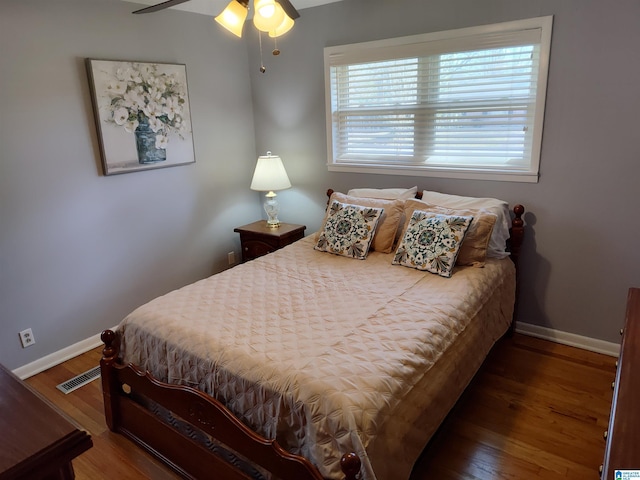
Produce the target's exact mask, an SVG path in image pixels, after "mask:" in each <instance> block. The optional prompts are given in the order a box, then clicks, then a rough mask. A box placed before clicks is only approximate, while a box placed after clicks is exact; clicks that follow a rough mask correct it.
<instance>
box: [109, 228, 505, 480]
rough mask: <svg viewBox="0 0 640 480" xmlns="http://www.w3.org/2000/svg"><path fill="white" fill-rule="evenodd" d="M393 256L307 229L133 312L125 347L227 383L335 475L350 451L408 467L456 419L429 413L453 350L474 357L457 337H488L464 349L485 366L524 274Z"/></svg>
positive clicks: (227, 396) (197, 377)
mask: <svg viewBox="0 0 640 480" xmlns="http://www.w3.org/2000/svg"><path fill="white" fill-rule="evenodd" d="M391 258H392V254H380V253H376V252H371V253H370V254H369V256H368V258H367V259H366V260H364V261H361V260H354V259H350V258H345V257H339V256H335V255H332V254H328V253H323V252H318V251H315V250H313V239H312V237H307V238H305V239H303V240H300V241H299V242H296V243H294V244H293V245H290V246H288V247H286V248H284V249H282V250H279V251H277V252H275V253H273V254H270V255H267V256H265V257H261V258H259V259H257V260H254V261H252V262H249V263H246V264H243V265H239V266H237V267H235V268H233V269H231V270H227V271H225V272H223V273H220V274H218V275H214V276H212V277H210V278H207V279H204V280H201V281H199V282H196V283H194V284H192V285H188V286H186V287H184V288H182V289H179V290H176V291H174V292H171V293H169V294H167V295H164V296H162V297H159V298H157V299H155V300H153V301H151V302H149V303H147V304H146V305H143V306H142V307H140V308H138V309H137V310H135V311H134V312H132V313H131V314H130V315H129V316H128V317H127V318H126V319H125V320H123V322H122V323H121V325H120V327H119V328H120V329H121V331H122V334H123V336H122V338H123V342H122V356H123V360H124V361H126V362H133V363H134V364H137V365H139V366H140V367H142V368H145V369H147V370H149V371H150V372H151V373H152V374H153V375H154V376H156V377H157V378H159V379H161V380H164V381H168V382H171V383H177V384H183V385H191V386H193V387H196V388H199V389H200V390H203V391H205V392H207V393H209V394H212V395H214V396H215V397H217V398H219V399H220V400H222V401H223V403H225V404H226V405H227V406H228V407H229V408H230V409H231V410H232V411H233V412H234V413H235V414H236V415H237V416H238V417H239V418H240V419H241V420H242V421H243V422H245V423H246V424H248V425H249V426H250V427H251V428H253V429H254V430H256V431H258V432H260V433H261V434H263V435H265V436H266V437H268V438H272V437H273V436H277V438H278V440H279V441H280V443H281V444H282V445H283V446H284V447H285V448H288V449H289V450H291V451H293V452H295V453H300V454H302V455H304V456H305V457H307V458H309V459H310V460H311V461H312V462H313V463H314V464H315V465H317V466H318V467H319V469H320V471H321V473H322V474H323V475H324V476H325V477H326V478H340V468H339V459H340V456H341V455H342V453H345V452H348V451H355V452H356V453H358V454H359V455H360V457H361V459H362V460H363V469H362V475H363V479H364V480H374V479H378V480H383V479H391V478H393V479H394V480H395V479H402V478H408V476H409V473H410V471H411V467H412V465H413V463H414V462H415V460H416V458H417V456H418V455H419V453H420V451H421V450H422V448H423V447H424V445H425V444H426V442H427V441H428V439H429V438H430V436H431V435H432V434H433V431H434V429H435V427H437V425H438V423H439V422H440V421H441V420H442V418H440V417H442V416H443V414H442V413H434V420H433V421H432V422H430V420H429V419H428V417H429V413H428V412H429V411H430V408H431V407H430V405H431V404H432V402H435V401H438V402H441V401H443V400H441V397H442V396H443V395H444V392H443V390H445V391H446V390H447V387H446V385H447V384H446V382H444V383H443V382H442V381H440V382H439V383H438V382H437V381H436V380H435V379H436V378H437V377H438V374H439V372H438V369H439V368H440V363H441V362H442V363H445V360H446V363H448V366H447V367H446V368H449V370H450V371H451V372H454V371H456V370H457V369H459V368H463V367H464V366H457V365H454V364H453V363H452V362H455V361H456V358H461V357H460V355H462V354H463V353H460V354H457V353H456V354H455V355H454V354H453V353H449V355H447V351H449V352H454V347H455V342H456V339H457V338H461V337H464V335H461V334H463V333H464V332H465V330H468V331H469V332H470V333H469V334H468V335H467V337H468V338H467V340H466V341H467V342H468V344H469V345H470V347H469V348H467V347H464V348H462V347H461V350H460V351H461V352H467V351H474V352H475V350H479V351H478V353H473V357H474V361H473V362H466V361H465V362H464V363H465V364H467V363H468V364H469V365H475V366H473V367H472V368H473V369H474V371H475V368H477V365H479V362H481V361H482V359H483V358H484V355H486V353H487V351H488V349H489V348H490V347H491V345H492V344H493V342H494V341H495V340H496V339H497V338H498V337H499V336H500V335H501V334H502V333H504V331H505V330H506V328H507V327H508V324H509V321H510V318H511V314H512V311H513V302H514V290H515V281H514V277H515V275H514V268H513V265H512V263H511V262H510V261H509V260H508V259H505V260H491V261H489V262H488V263H487V265H486V267H485V268H473V267H462V268H457V269H456V271H455V273H454V275H453V276H452V277H451V278H449V279H447V278H442V277H439V276H437V275H433V274H430V273H422V272H419V271H416V270H413V269H410V268H406V267H403V266H397V265H396V266H392V265H391ZM472 327H473V330H472ZM471 332H477V333H473V335H474V336H473V337H471V336H470V335H471ZM476 335H479V336H480V339H479V340H478V339H476ZM478 342H481V343H482V345H481V348H480V346H478V347H476V346H477V345H478ZM452 357H455V358H452ZM476 357H477V358H476ZM439 359H440V360H441V362H439ZM444 371H445V370H443V372H444ZM472 374H473V372H470V373H469V375H466V376H464V378H462V379H461V380H458V381H455V382H453V383H455V384H456V385H455V386H453V387H452V388H451V391H452V392H451V394H450V395H444V397H445V398H447V400H446V401H448V402H450V403H451V402H454V401H455V399H456V398H457V396H458V395H459V393H460V390H461V388H464V385H466V382H467V381H468V379H469V378H470V375H472ZM442 376H443V374H441V375H440V377H442ZM447 376H453V375H452V374H447ZM444 380H446V378H445V379H444ZM443 385H444V387H443ZM434 389H435V390H436V391H433V390H434ZM451 398H452V400H451ZM403 402H404V403H403ZM445 403H446V402H445ZM449 406H450V405H449ZM447 409H448V407H447ZM435 411H436V412H437V409H435ZM445 413H446V411H445ZM425 416H426V417H427V420H426V421H425V420H424V417H425ZM436 416H437V417H438V418H435V417H436ZM424 423H426V424H429V423H432V424H433V425H423V424H424ZM434 425H435V426H434Z"/></svg>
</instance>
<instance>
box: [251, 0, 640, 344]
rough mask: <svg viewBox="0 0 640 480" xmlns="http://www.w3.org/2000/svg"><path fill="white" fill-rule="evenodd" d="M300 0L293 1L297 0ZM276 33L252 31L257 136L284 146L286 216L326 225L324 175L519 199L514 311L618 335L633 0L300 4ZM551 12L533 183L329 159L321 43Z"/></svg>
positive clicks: (629, 250) (631, 256) (627, 229)
mask: <svg viewBox="0 0 640 480" xmlns="http://www.w3.org/2000/svg"><path fill="white" fill-rule="evenodd" d="M294 3H295V2H294ZM302 13H303V14H302V17H301V18H300V19H299V21H297V23H296V26H295V27H294V30H292V31H291V32H290V33H289V34H288V36H287V37H285V38H283V39H282V40H281V41H280V42H279V48H280V49H281V50H282V54H281V55H280V56H279V57H277V58H274V57H272V56H271V55H270V53H269V52H270V50H271V48H266V49H265V55H264V57H265V63H266V66H267V73H266V74H264V75H262V74H260V73H259V72H258V66H259V63H260V60H259V52H258V49H257V45H258V41H257V37H255V36H254V40H253V41H252V42H250V43H249V47H250V73H251V76H252V88H253V96H254V115H255V125H256V146H257V148H258V149H259V150H264V149H267V148H269V149H271V150H273V151H274V152H278V154H279V155H280V156H281V157H282V158H283V161H284V162H285V166H286V168H287V171H288V172H289V176H290V177H291V182H292V183H293V185H294V189H292V190H289V191H285V192H282V194H281V195H279V197H280V199H281V204H282V210H283V213H282V215H281V218H282V219H285V220H288V221H294V222H299V223H302V222H306V224H307V226H308V227H309V228H310V229H311V230H313V229H317V228H318V227H319V226H320V221H321V219H322V209H323V206H324V203H325V200H326V199H325V197H324V191H325V190H326V188H327V187H332V188H335V189H338V190H342V191H344V190H346V189H347V188H350V187H363V186H371V187H385V186H386V187H390V186H406V187H409V186H413V185H418V186H419V187H420V188H426V189H431V190H437V191H443V192H448V193H455V194H462V195H474V196H492V197H498V198H502V199H505V200H507V201H509V202H510V203H512V204H514V203H522V204H524V205H525V207H526V209H527V211H528V213H527V214H526V221H527V223H528V227H527V238H526V240H525V245H524V258H523V262H522V276H523V278H522V292H521V300H522V301H521V303H520V308H519V320H520V321H522V322H527V323H531V324H536V325H542V326H545V327H550V328H554V329H558V330H561V331H565V332H570V333H575V334H579V335H584V336H588V337H593V338H597V339H601V340H606V341H612V342H618V341H619V335H618V333H617V332H618V329H619V328H620V326H621V325H622V323H623V319H624V307H625V300H626V295H627V290H628V288H629V287H630V286H640V253H638V249H637V243H638V238H640V222H638V221H637V216H638V214H637V211H636V210H637V207H638V206H640V201H639V200H640V196H639V194H638V180H639V178H640V161H639V157H640V142H639V141H638V138H639V135H638V128H639V122H638V112H640V94H638V85H640V63H639V62H637V61H635V60H634V59H635V58H636V57H637V52H638V50H639V49H640V29H639V28H638V23H639V21H640V3H638V2H637V1H635V0H615V1H614V2H611V1H606V0H546V1H544V0H480V1H479V0H430V1H428V2H426V1H424V0H395V1H389V0H345V1H343V2H339V3H333V4H330V5H325V6H320V7H315V8H312V9H306V10H304V11H303V12H302ZM544 15H554V29H553V40H552V51H551V64H550V72H549V84H548V94H547V107H546V115H545V126H544V138H543V145H542V159H541V170H540V171H541V175H540V181H539V183H536V184H524V183H511V182H492V181H470V180H447V179H435V178H428V177H416V178H411V177H403V176H388V175H357V174H339V173H329V172H327V169H326V166H325V163H326V158H327V157H326V150H327V149H326V142H325V116H324V84H323V48H324V47H325V46H332V45H340V44H345V43H354V42H361V41H368V40H377V39H382V38H389V37H396V36H404V35H412V34H418V33H426V32H433V31H440V30H447V29H453V28H461V27H469V26H475V25H481V24H487V23H497V22H503V21H509V20H516V19H522V18H529V17H536V16H544Z"/></svg>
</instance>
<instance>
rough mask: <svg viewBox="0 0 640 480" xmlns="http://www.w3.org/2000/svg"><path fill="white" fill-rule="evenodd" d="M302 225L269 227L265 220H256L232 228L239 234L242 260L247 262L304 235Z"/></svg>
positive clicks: (284, 224) (287, 224) (285, 224)
mask: <svg viewBox="0 0 640 480" xmlns="http://www.w3.org/2000/svg"><path fill="white" fill-rule="evenodd" d="M306 228H307V227H305V226H304V225H293V224H291V223H281V224H280V226H279V227H278V228H271V227H269V226H268V225H267V221H266V220H258V221H257V222H253V223H250V224H249V225H245V226H243V227H238V228H234V229H233V231H234V232H238V233H239V234H240V246H241V248H242V261H243V262H248V261H249V260H253V259H254V258H258V257H261V256H262V255H266V254H267V253H271V252H275V251H276V250H279V249H280V248H282V247H286V246H287V245H289V244H291V243H293V242H295V241H296V240H300V239H301V238H302V237H304V231H305V229H306Z"/></svg>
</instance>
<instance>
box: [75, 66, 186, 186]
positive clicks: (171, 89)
mask: <svg viewBox="0 0 640 480" xmlns="http://www.w3.org/2000/svg"><path fill="white" fill-rule="evenodd" d="M85 62H86V67H87V74H88V77H89V86H90V89H91V100H92V103H93V111H94V116H95V121H96V129H97V133H98V141H99V143H100V153H101V158H102V167H103V173H104V175H116V174H121V173H128V172H138V171H142V170H149V169H155V168H163V167H174V166H178V165H186V164H190V163H195V161H196V160H195V151H194V146H193V134H192V130H191V109H190V106H189V93H188V88H187V70H186V65H183V64H173V63H160V62H154V63H151V62H138V61H124V60H117V61H114V60H99V59H93V58H87V59H85Z"/></svg>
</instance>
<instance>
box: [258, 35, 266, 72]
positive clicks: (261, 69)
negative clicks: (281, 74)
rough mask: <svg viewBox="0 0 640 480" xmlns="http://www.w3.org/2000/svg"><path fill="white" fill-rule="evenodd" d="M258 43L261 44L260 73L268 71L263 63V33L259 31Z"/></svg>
mask: <svg viewBox="0 0 640 480" xmlns="http://www.w3.org/2000/svg"><path fill="white" fill-rule="evenodd" d="M258 41H259V42H260V73H264V72H266V71H267V67H265V66H264V62H263V61H262V32H260V31H258Z"/></svg>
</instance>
